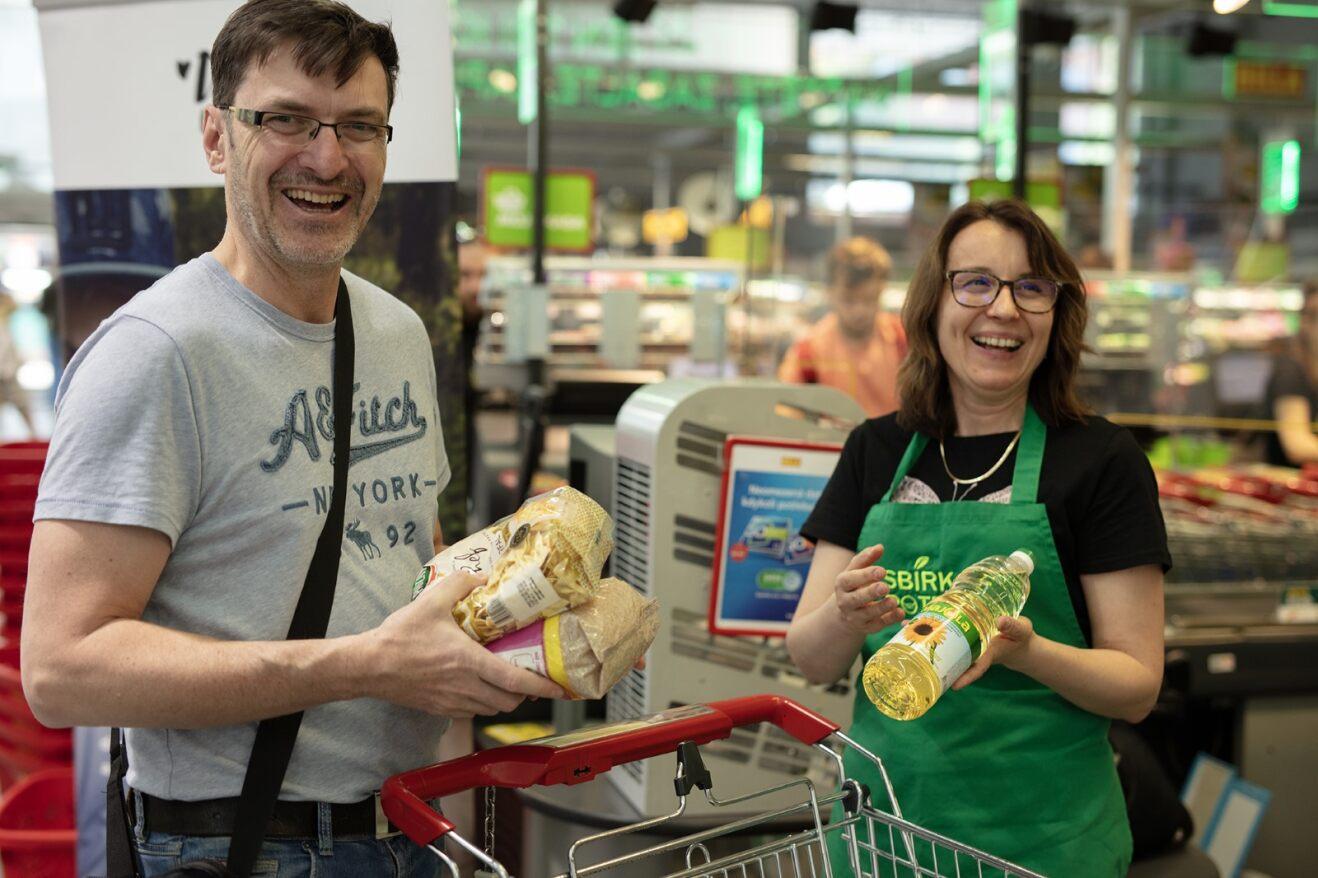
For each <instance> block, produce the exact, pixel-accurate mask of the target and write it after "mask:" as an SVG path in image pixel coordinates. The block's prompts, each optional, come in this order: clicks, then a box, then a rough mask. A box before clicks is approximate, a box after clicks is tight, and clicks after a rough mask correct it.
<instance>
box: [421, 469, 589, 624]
mask: <svg viewBox="0 0 1318 878" xmlns="http://www.w3.org/2000/svg"><path fill="white" fill-rule="evenodd" d="M611 551H613V520H612V519H610V518H609V516H608V513H606V512H605V511H604V510H603V508H601V507H600V505H599V504H598V503H596V502H595V501H594V500H592V499H590V498H589V497H587V496H586V495H585V494H583V493H581V492H580V491H578V490H576V489H574V488H556V489H554V490H553V491H550V492H548V493H547V494H541V495H540V496H538V497H532V498H531V499H530V500H527V501H526V502H525V503H523V504H522V507H521V508H520V509H518V510H517V511H516V512H514V513H513V514H512V515H510V516H508V517H507V518H504V519H501V520H500V521H498V522H495V523H494V524H492V525H490V527H487V528H485V529H484V530H482V531H479V532H477V533H475V534H472V535H471V536H470V537H467V538H466V539H465V540H463V541H461V542H460V543H457V544H455V545H453V546H450V547H449V548H447V549H445V550H444V551H443V552H441V553H439V554H438V555H436V556H435V557H434V558H432V559H431V560H430V562H429V563H427V564H426V566H425V567H423V568H422V570H421V574H420V575H419V576H418V577H417V579H416V581H415V582H414V583H413V586H412V592H413V597H414V598H415V597H416V595H418V594H420V593H421V591H422V590H424V589H425V588H426V586H428V585H429V584H430V583H432V582H434V581H435V580H436V579H439V578H440V577H442V576H447V575H448V574H450V573H452V572H454V571H455V570H469V571H471V572H473V573H488V574H489V579H488V581H487V582H486V583H485V584H484V585H482V586H480V587H479V588H477V589H475V590H474V591H472V593H471V594H469V595H467V596H466V597H465V598H463V599H462V600H461V601H459V602H458V603H457V604H455V605H454V607H453V618H454V620H455V621H457V623H458V625H460V626H461V627H462V629H463V630H464V631H466V632H467V634H468V635H470V636H471V637H472V638H474V639H475V640H477V641H479V642H481V643H488V642H489V641H491V640H494V639H495V638H497V637H500V636H502V635H504V634H508V633H510V632H512V631H516V630H517V629H519V628H524V627H526V626H527V625H529V624H531V623H532V622H534V621H535V620H537V619H544V618H548V617H550V616H553V615H556V614H558V613H561V612H563V611H564V610H566V609H568V608H569V607H575V606H577V605H579V604H581V603H584V602H585V601H587V600H589V598H590V597H591V595H593V594H594V593H595V587H596V586H597V585H598V584H599V577H600V569H601V568H602V567H603V566H604V561H605V559H607V558H608V557H609V552H611Z"/></svg>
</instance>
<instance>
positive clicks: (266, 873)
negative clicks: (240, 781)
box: [133, 805, 448, 878]
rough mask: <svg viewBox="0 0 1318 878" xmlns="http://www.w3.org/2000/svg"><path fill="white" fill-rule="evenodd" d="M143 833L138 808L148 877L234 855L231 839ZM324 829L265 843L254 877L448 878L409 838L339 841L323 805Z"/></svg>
mask: <svg viewBox="0 0 1318 878" xmlns="http://www.w3.org/2000/svg"><path fill="white" fill-rule="evenodd" d="M142 828H143V826H142V813H141V811H140V806H139V810H138V813H137V819H136V820H135V821H134V825H133V834H134V836H135V837H134V839H133V840H134V841H135V842H136V844H137V851H138V855H139V856H140V858H141V861H142V873H143V875H144V876H146V878H155V876H158V875H164V874H165V873H167V872H169V870H171V869H175V868H178V867H179V866H181V865H183V864H184V863H188V862H192V861H194V860H210V859H214V860H223V859H225V858H226V857H227V856H228V854H229V839H228V838H227V837H207V836H195V835H169V834H166V833H163V832H150V833H145V834H144V833H143V832H142ZM319 829H320V832H319V833H318V835H317V837H316V838H276V839H266V840H265V843H264V844H262V845H261V854H260V856H259V857H258V858H257V860H256V865H255V867H253V869H252V875H253V878H255V876H261V878H312V876H315V878H339V876H342V878H363V876H369V878H375V876H382V878H391V876H392V878H438V876H441V875H447V874H448V870H447V868H446V867H444V866H443V864H442V863H441V861H440V859H439V857H437V856H436V855H435V853H434V852H433V851H431V850H429V849H427V848H423V847H421V846H420V845H417V844H414V843H413V842H412V841H411V839H409V838H408V837H407V836H405V835H396V836H393V837H392V838H385V839H375V838H373V837H367V836H351V837H347V838H335V837H334V835H333V831H332V828H331V826H330V818H329V807H328V806H326V805H321V819H320V826H319Z"/></svg>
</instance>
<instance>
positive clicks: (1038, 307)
mask: <svg viewBox="0 0 1318 878" xmlns="http://www.w3.org/2000/svg"><path fill="white" fill-rule="evenodd" d="M947 282H948V283H949V284H951V285H952V298H954V299H956V301H957V304H958V305H964V306H965V307H967V308H987V307H988V306H989V305H992V304H993V302H994V300H996V299H997V298H998V293H1000V292H1002V288H1003V287H1007V288H1008V289H1009V290H1011V300H1012V301H1013V302H1015V303H1016V307H1017V308H1019V309H1020V310H1022V311H1028V312H1030V313H1031V314H1046V313H1048V312H1049V311H1051V310H1052V309H1053V306H1054V305H1056V304H1057V296H1058V294H1059V293H1061V291H1062V284H1060V283H1058V282H1057V281H1055V280H1052V279H1050V278H1046V277H1018V278H1016V279H1015V280H1003V279H1002V278H1000V277H995V276H994V275H991V274H989V273H988V272H987V271H964V270H962V271H949V272H947Z"/></svg>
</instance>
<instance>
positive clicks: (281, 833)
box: [132, 790, 398, 838]
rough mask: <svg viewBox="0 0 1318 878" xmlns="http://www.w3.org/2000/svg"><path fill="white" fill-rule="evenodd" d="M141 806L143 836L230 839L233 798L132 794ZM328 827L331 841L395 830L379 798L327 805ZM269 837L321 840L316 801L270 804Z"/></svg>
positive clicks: (234, 809)
mask: <svg viewBox="0 0 1318 878" xmlns="http://www.w3.org/2000/svg"><path fill="white" fill-rule="evenodd" d="M132 795H133V796H134V797H136V798H138V799H140V800H141V801H142V811H143V816H144V818H145V820H144V823H145V830H146V831H147V832H163V833H165V834H166V835H198V836H227V835H232V834H233V819H234V814H236V813H237V811H238V798H237V797H236V796H235V797H234V798H232V799H207V800H205V801H201V802H178V801H174V800H172V799H157V798H156V797H155V796H149V795H147V794H146V793H141V792H138V791H137V790H133V791H132ZM330 827H331V831H332V833H333V836H334V838H348V837H358V838H360V837H366V838H387V837H389V836H391V835H396V834H397V833H398V830H397V829H396V828H395V827H394V826H393V825H392V824H391V823H390V822H389V820H388V818H387V817H385V816H384V811H383V809H381V807H380V796H379V795H378V794H377V795H374V796H372V797H371V798H369V799H362V800H361V801H360V802H350V803H347V804H337V803H333V804H331V805H330ZM265 834H266V837H268V838H316V837H317V836H319V835H320V815H319V808H318V803H316V802H286V801H283V800H280V801H277V802H275V810H274V813H272V814H271V816H270V827H269V829H267V830H266V833H265Z"/></svg>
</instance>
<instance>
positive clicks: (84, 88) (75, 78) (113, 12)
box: [40, 0, 457, 189]
mask: <svg viewBox="0 0 1318 878" xmlns="http://www.w3.org/2000/svg"><path fill="white" fill-rule="evenodd" d="M350 3H351V5H352V7H353V8H354V9H356V10H357V11H358V12H360V13H361V14H362V15H363V16H364V17H366V18H368V19H370V20H372V21H391V22H392V23H393V31H394V38H395V39H396V40H397V41H398V54H399V68H400V70H399V76H398V91H397V96H396V98H395V101H394V108H393V114H392V116H391V118H390V124H392V125H393V126H394V139H393V142H392V143H391V144H389V164H388V170H387V172H386V173H385V182H386V183H409V182H434V181H447V180H455V179H456V178H457V155H456V142H455V141H456V137H455V130H454V118H453V50H452V41H451V39H450V37H449V20H448V19H449V4H448V3H446V2H437V0H350ZM238 5H239V4H238V3H237V2H236V0H173V2H147V3H127V4H102V5H93V6H84V7H75V8H67V9H63V8H43V9H42V10H41V14H40V24H41V42H42V47H43V54H44V57H45V66H46V93H47V96H48V101H49V107H50V129H51V152H52V157H53V161H54V176H55V188H56V189H131V188H157V187H158V188H189V187H196V186H221V185H223V183H224V178H223V177H221V176H217V175H216V174H213V173H211V171H210V168H208V167H207V165H206V161H205V157H204V155H203V153H202V148H201V116H202V108H203V107H204V106H205V105H206V104H208V103H209V102H210V98H211V95H210V63H209V58H210V47H211V44H212V43H213V42H214V41H215V35H216V34H217V33H219V30H220V28H221V27H222V26H223V24H224V22H225V20H226V19H227V18H228V17H229V13H231V12H232V11H233V10H234V9H235V8H237V6H238Z"/></svg>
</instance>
